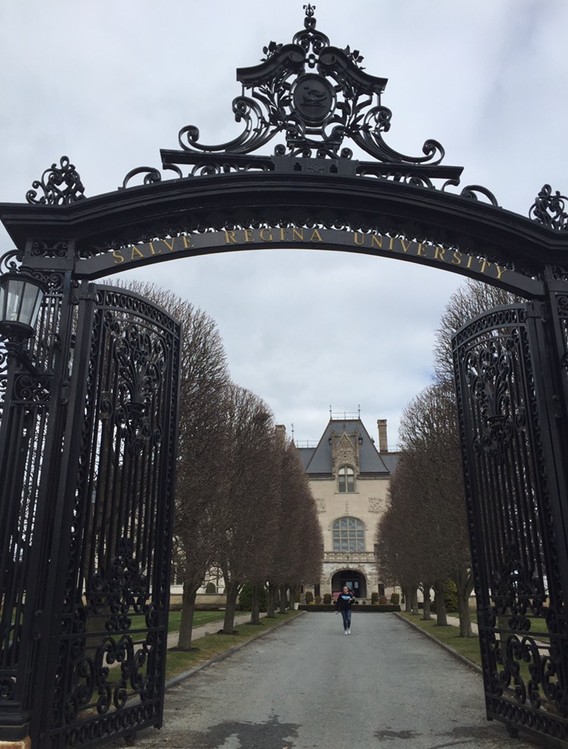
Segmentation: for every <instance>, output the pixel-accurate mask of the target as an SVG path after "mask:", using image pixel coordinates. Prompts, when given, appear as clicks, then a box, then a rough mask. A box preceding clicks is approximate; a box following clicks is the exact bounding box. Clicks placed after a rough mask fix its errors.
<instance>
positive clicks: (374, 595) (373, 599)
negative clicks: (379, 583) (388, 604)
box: [371, 592, 379, 603]
mask: <svg viewBox="0 0 568 749" xmlns="http://www.w3.org/2000/svg"><path fill="white" fill-rule="evenodd" d="M378 602H379V594H378V593H377V592H374V593H371V603H378Z"/></svg>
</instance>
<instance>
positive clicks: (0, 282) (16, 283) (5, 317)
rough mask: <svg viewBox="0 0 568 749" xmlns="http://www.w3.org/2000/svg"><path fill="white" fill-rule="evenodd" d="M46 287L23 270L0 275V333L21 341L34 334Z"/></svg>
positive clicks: (9, 338)
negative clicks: (22, 271)
mask: <svg viewBox="0 0 568 749" xmlns="http://www.w3.org/2000/svg"><path fill="white" fill-rule="evenodd" d="M44 294H45V288H44V286H43V284H42V283H41V281H38V280H37V279H36V278H34V277H33V276H30V275H28V274H26V273H17V272H15V271H9V272H8V273H4V274H3V275H1V276H0V334H1V335H3V336H5V337H6V338H7V339H8V340H9V341H12V342H14V341H18V342H20V343H23V341H24V340H25V339H27V338H31V337H32V336H33V335H34V333H35V325H36V323H37V319H38V315H39V310H40V307H41V303H42V301H43V297H44Z"/></svg>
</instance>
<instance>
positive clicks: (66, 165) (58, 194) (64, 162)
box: [26, 156, 85, 205]
mask: <svg viewBox="0 0 568 749" xmlns="http://www.w3.org/2000/svg"><path fill="white" fill-rule="evenodd" d="M32 188H33V189H32V190H28V192H27V193H26V200H27V201H28V203H35V204H39V205H67V204H68V203H76V202H77V201H79V200H83V199H84V198H85V188H84V187H83V183H82V182H81V177H80V176H79V174H78V172H77V171H76V169H75V166H74V165H73V164H71V162H70V161H69V159H68V157H67V156H62V157H61V159H60V160H59V166H57V164H52V165H51V168H50V169H46V170H45V172H44V173H43V174H42V176H41V180H36V181H35V182H33V183H32ZM38 190H41V192H42V193H43V194H42V195H41V197H39V198H38Z"/></svg>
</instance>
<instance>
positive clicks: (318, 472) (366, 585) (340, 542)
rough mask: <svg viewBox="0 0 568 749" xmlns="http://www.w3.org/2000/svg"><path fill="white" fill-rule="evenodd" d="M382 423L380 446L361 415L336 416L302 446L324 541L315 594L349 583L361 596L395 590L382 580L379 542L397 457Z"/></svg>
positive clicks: (328, 591)
mask: <svg viewBox="0 0 568 749" xmlns="http://www.w3.org/2000/svg"><path fill="white" fill-rule="evenodd" d="M377 425H378V438H379V448H378V449H377V447H376V444H375V441H374V439H373V438H371V436H370V435H369V433H368V432H367V430H366V428H365V426H364V425H363V422H362V421H361V419H360V417H359V416H358V417H357V418H339V419H338V418H334V417H333V416H332V417H331V418H330V420H329V423H328V425H327V427H326V428H325V430H324V433H323V434H322V436H321V438H320V440H319V442H318V443H317V444H316V445H315V446H312V447H302V446H298V451H299V453H300V457H301V459H302V462H303V465H304V468H305V470H306V473H307V475H308V479H309V483H310V488H311V490H312V494H313V496H314V499H315V502H316V506H317V509H318V515H319V520H320V524H321V528H322V532H323V540H324V563H323V570H322V577H321V579H320V581H319V583H318V582H315V584H314V586H313V587H311V586H307V587H306V590H311V591H312V592H314V593H315V594H316V595H318V594H319V595H321V596H323V595H324V594H325V593H334V592H336V591H338V590H340V589H341V587H342V586H343V585H344V584H348V585H350V586H351V587H353V589H354V592H355V594H356V595H357V597H358V598H362V599H369V600H370V599H371V595H372V593H378V594H380V595H386V596H387V597H388V596H390V594H391V592H394V591H393V589H390V588H388V587H387V586H386V585H384V584H383V581H382V580H381V578H380V571H379V570H377V565H376V560H375V553H374V544H375V534H376V529H377V525H378V522H379V520H380V518H381V517H382V515H383V513H384V512H385V510H386V507H387V492H388V488H389V484H390V477H391V474H392V471H393V470H394V468H395V466H396V461H397V458H398V455H397V453H390V452H389V451H388V444H387V439H386V434H387V432H386V421H385V420H379V421H378V422H377Z"/></svg>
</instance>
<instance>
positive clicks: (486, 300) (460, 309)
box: [434, 280, 523, 385]
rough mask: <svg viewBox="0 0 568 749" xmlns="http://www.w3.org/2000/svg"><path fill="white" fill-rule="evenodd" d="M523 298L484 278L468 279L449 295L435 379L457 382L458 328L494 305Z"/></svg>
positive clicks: (438, 335)
mask: <svg viewBox="0 0 568 749" xmlns="http://www.w3.org/2000/svg"><path fill="white" fill-rule="evenodd" d="M521 301H523V300H522V299H520V298H519V297H516V296H514V295H513V294H510V293H509V292H508V291H505V290H504V289H499V288H497V287H496V286H489V285H488V284H486V283H483V282H481V281H470V280H468V281H466V283H465V284H464V285H463V286H460V287H459V288H458V289H457V290H456V291H455V292H454V293H453V294H452V296H451V297H450V300H449V302H448V304H447V306H446V309H445V311H444V314H443V315H442V318H441V320H440V327H439V328H438V330H437V331H436V342H435V344H434V374H435V378H436V381H437V382H439V383H444V384H447V385H451V384H452V383H453V381H454V369H453V364H452V336H453V335H454V334H455V333H456V331H457V330H459V328H461V327H462V326H463V325H465V324H466V323H467V322H469V321H470V320H472V319H473V318H475V317H477V316H478V315H481V314H483V313H484V312H488V311H489V310H491V309H493V308H494V307H499V306H501V305H504V304H514V303H516V302H521Z"/></svg>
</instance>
